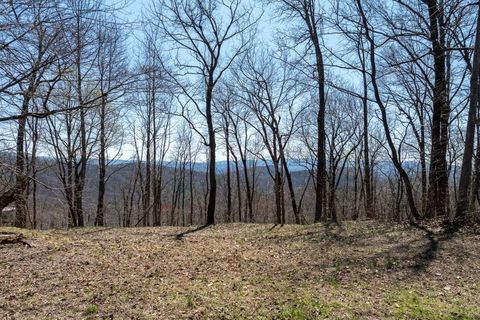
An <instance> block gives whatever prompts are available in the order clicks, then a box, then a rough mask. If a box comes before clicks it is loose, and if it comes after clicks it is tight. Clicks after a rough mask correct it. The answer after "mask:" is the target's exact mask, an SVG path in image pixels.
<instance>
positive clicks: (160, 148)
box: [0, 0, 480, 228]
mask: <svg viewBox="0 0 480 320" xmlns="http://www.w3.org/2000/svg"><path fill="white" fill-rule="evenodd" d="M126 5H127V4H126V3H125V4H124V3H120V2H116V3H109V2H105V3H103V2H101V1H93V0H86V1H85V0H58V1H54V2H52V1H46V0H38V1H34V0H18V1H10V2H2V3H1V4H0V151H1V154H2V156H1V158H0V170H1V177H0V178H1V182H0V209H2V215H6V214H9V213H11V212H13V213H14V218H13V223H14V225H15V226H17V227H30V228H39V227H40V226H42V227H52V226H55V227H66V226H69V227H81V226H85V225H97V226H104V225H107V226H113V225H115V226H117V225H120V226H125V227H128V226H159V225H190V224H207V225H210V224H214V223H215V222H237V221H240V222H275V223H278V224H284V223H297V224H300V223H311V222H319V221H333V222H339V221H341V220H345V219H352V220H355V219H360V218H361V219H365V218H366V219H381V220H396V221H408V222H410V223H412V224H417V223H418V222H420V221H422V220H426V219H434V218H440V219H442V220H445V221H446V222H447V223H449V224H451V225H454V226H460V225H463V224H465V223H467V222H469V221H474V220H476V219H478V216H479V213H478V210H479V208H478V207H479V200H480V197H479V188H480V148H479V146H480V132H479V130H478V129H479V128H478V127H479V121H478V115H479V103H478V102H479V94H478V86H479V81H478V80H479V69H480V61H479V48H480V32H479V29H480V21H479V19H478V15H479V3H478V2H474V1H467V0H423V1H417V0H389V1H382V2H380V1H371V0H351V1H341V0H330V1H316V0H264V1H261V2H250V1H246V0H243V1H242V0H223V1H219V0H205V1H201V0H199V1H187V0H152V1H149V2H148V3H146V4H145V8H144V9H145V10H144V11H143V15H142V18H141V21H136V22H135V26H136V27H135V28H139V30H140V31H137V32H136V35H135V36H134V34H132V32H131V28H133V25H134V24H132V23H131V22H128V21H124V19H122V18H121V17H120V15H119V12H120V11H121V10H122V8H124V7H125V6H126ZM271 21H276V23H275V24H273V23H272V24H271V25H274V26H275V30H272V31H271V33H272V36H271V37H269V36H266V35H265V32H266V31H265V26H268V25H270V23H271ZM138 34H141V36H138ZM132 46H133V47H134V48H132ZM125 157H128V159H125ZM120 160H122V161H126V162H125V163H123V164H122V163H119V162H122V161H120ZM219 160H220V161H222V162H223V164H225V166H222V170H219V169H218V167H217V165H218V163H219ZM202 162H206V163H207V165H206V166H202V165H201V163H202ZM294 167H295V168H296V169H295V170H293V168H294ZM297 167H301V168H302V169H301V170H299V169H297ZM46 193H49V194H50V195H49V196H48V197H47V196H45V194H46ZM52 199H55V200H54V201H52ZM112 199H114V200H113V201H112ZM45 203H46V204H48V205H50V206H55V208H54V209H55V213H53V212H52V211H53V210H52V209H46V208H47V207H45ZM11 208H13V209H14V210H13V211H9V210H7V209H11Z"/></svg>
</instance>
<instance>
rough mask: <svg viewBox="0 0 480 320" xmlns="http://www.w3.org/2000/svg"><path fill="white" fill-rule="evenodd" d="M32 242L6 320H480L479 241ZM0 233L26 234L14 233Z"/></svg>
mask: <svg viewBox="0 0 480 320" xmlns="http://www.w3.org/2000/svg"><path fill="white" fill-rule="evenodd" d="M187 230H189V228H175V227H162V228H134V229H98V228H86V229H78V230H69V231H65V230H63V231H61V230H56V231H45V232H39V231H24V233H25V234H26V236H27V237H28V238H29V240H31V242H32V243H33V245H34V247H33V248H27V247H24V246H22V245H4V246H0V268H1V270H2V272H0V318H1V319H72V318H75V319H82V318H85V319H105V318H107V319H109V318H112V317H113V318H114V319H178V318H180V319H427V320H428V319H442V320H443V319H480V300H479V299H478V296H479V294H480V259H479V258H480V236H479V235H478V234H474V233H467V232H465V233H459V234H457V235H455V236H454V237H453V238H447V237H444V236H442V235H436V236H435V237H434V238H433V239H429V238H427V237H426V236H425V234H424V233H423V232H421V231H418V230H413V229H410V228H407V227H403V226H385V225H381V224H378V223H373V222H356V223H346V224H344V225H343V226H342V227H336V226H331V225H329V226H328V225H327V226H325V225H310V226H284V227H275V228H272V225H242V224H233V225H217V226H214V227H210V228H207V229H203V230H201V231H198V232H194V233H189V234H186V235H185V236H184V237H183V239H182V240H176V238H175V235H176V234H178V233H181V232H185V231H187ZM1 231H18V230H15V229H12V228H9V229H7V228H3V229H0V232H1Z"/></svg>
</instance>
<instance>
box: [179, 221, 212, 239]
mask: <svg viewBox="0 0 480 320" xmlns="http://www.w3.org/2000/svg"><path fill="white" fill-rule="evenodd" d="M210 226H211V224H204V225H202V226H199V227H197V228H195V229H190V230H187V231H185V232H182V233H177V234H176V235H175V239H176V240H182V239H183V237H184V236H186V235H187V234H190V233H195V232H198V231H201V230H203V229H206V228H208V227H210Z"/></svg>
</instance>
